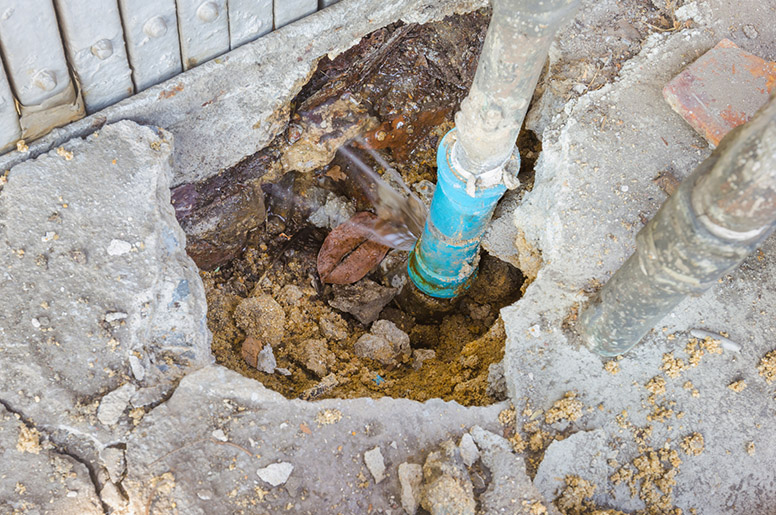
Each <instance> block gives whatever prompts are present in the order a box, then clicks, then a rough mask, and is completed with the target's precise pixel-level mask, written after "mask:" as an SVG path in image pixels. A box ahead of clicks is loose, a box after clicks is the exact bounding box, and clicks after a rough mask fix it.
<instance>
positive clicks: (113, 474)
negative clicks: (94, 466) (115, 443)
mask: <svg viewBox="0 0 776 515" xmlns="http://www.w3.org/2000/svg"><path fill="white" fill-rule="evenodd" d="M100 461H101V462H102V465H103V466H104V467H105V469H106V470H107V471H108V476H109V477H110V480H111V481H113V482H114V483H116V484H118V483H120V482H121V479H122V476H123V475H124V471H125V470H126V468H127V465H126V461H125V459H124V451H123V450H122V449H119V448H117V447H106V448H104V449H103V450H102V451H100Z"/></svg>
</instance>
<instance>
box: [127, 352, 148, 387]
mask: <svg viewBox="0 0 776 515" xmlns="http://www.w3.org/2000/svg"><path fill="white" fill-rule="evenodd" d="M129 368H130V370H132V375H133V376H135V379H137V380H138V381H142V380H143V378H144V377H145V367H143V363H142V362H141V361H140V359H139V358H138V357H137V356H135V355H134V354H132V355H130V356H129Z"/></svg>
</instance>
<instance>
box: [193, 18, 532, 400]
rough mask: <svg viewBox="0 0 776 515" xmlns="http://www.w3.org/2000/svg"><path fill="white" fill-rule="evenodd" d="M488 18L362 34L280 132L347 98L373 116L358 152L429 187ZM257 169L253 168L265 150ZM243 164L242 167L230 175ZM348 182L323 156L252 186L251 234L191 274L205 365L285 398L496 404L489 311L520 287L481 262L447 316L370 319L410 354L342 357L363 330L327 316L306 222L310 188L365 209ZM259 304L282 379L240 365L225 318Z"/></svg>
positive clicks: (495, 339)
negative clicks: (203, 312)
mask: <svg viewBox="0 0 776 515" xmlns="http://www.w3.org/2000/svg"><path fill="white" fill-rule="evenodd" d="M488 20H489V12H488V11H480V12H476V13H472V14H470V15H466V16H462V17H456V18H455V19H454V20H444V21H441V22H437V23H432V24H428V25H423V26H417V25H414V26H408V25H395V26H391V27H387V28H385V29H381V30H379V31H376V32H375V33H373V34H371V35H370V36H367V37H366V38H364V40H362V42H361V43H360V44H358V45H357V46H355V47H354V48H352V49H351V50H349V51H348V52H346V53H344V54H343V55H341V56H339V57H338V58H337V59H335V60H334V61H330V60H328V59H327V58H324V59H323V60H321V62H320V63H319V66H318V70H317V72H316V73H315V74H314V75H313V77H312V78H311V79H310V81H309V82H308V84H306V85H305V86H304V87H303V89H302V91H301V92H300V94H299V95H298V97H297V98H296V100H295V101H294V105H293V106H292V115H291V120H292V122H291V126H293V120H294V119H295V118H298V116H297V115H295V114H294V111H293V110H294V109H296V108H297V107H298V106H300V105H306V104H305V102H307V104H310V102H309V99H311V98H314V99H315V98H325V97H326V96H327V95H330V96H332V97H334V96H337V97H339V96H341V95H342V94H344V93H347V94H350V95H353V96H354V97H355V98H357V99H358V100H359V103H360V104H361V105H366V106H368V110H369V115H370V116H371V117H373V118H374V119H375V122H374V123H372V125H371V126H370V127H371V129H370V130H368V131H366V132H365V133H364V134H363V136H364V139H365V141H366V144H368V145H369V146H370V147H372V148H374V149H375V150H377V151H378V152H380V154H381V155H382V156H383V157H384V158H385V159H386V160H388V161H389V162H390V163H391V165H392V166H394V167H395V168H396V169H397V170H398V171H399V172H400V173H401V175H402V177H403V179H404V181H405V182H406V183H407V184H408V185H410V186H411V187H412V186H417V185H418V184H419V183H420V182H421V181H431V182H433V181H435V179H436V169H435V152H436V147H437V143H438V141H439V138H440V137H441V136H442V135H444V133H445V132H447V131H448V130H449V129H450V128H452V126H453V114H454V113H455V112H456V111H457V109H458V106H459V104H460V102H461V100H463V98H464V97H465V95H466V92H467V91H468V88H469V85H470V84H471V81H472V79H473V76H474V70H475V68H476V62H477V57H478V55H479V52H480V49H481V46H482V42H483V39H484V35H485V30H486V28H487V23H488ZM323 132H325V130H324V131H323ZM324 137H325V136H324ZM521 138H523V139H524V140H525V141H524V142H522V143H523V144H522V148H524V149H525V150H526V154H525V155H524V156H523V158H524V168H523V171H521V175H522V177H521V178H522V179H523V180H524V182H528V183H530V175H531V169H532V166H533V161H534V159H535V156H536V153H537V152H536V151H537V150H538V148H537V147H538V142H536V140H535V139H532V138H531V134H525V135H521ZM292 139H293V138H292ZM288 144H289V135H288V134H285V135H283V136H281V137H279V138H278V139H277V140H276V141H275V142H274V143H273V144H272V145H271V146H272V147H273V148H274V150H273V151H272V152H271V153H270V154H274V155H280V154H282V152H283V150H282V148H283V147H284V146H285V145H288ZM364 158H365V159H366V160H369V157H368V156H366V155H364ZM256 159H259V157H258V156H257V157H256ZM260 159H264V160H266V159H267V152H264V153H263V154H262V156H261V157H260ZM250 166H251V163H250V159H249V160H248V162H244V163H241V164H240V165H238V167H241V168H243V169H244V168H245V167H250ZM378 171H379V170H378ZM353 173H354V167H353V165H352V163H350V162H348V160H347V159H344V158H343V157H342V156H341V155H340V154H337V156H336V157H335V158H334V160H333V161H332V162H331V163H329V164H328V165H326V166H323V167H321V168H320V169H318V170H316V171H314V172H313V173H306V174H301V173H297V172H294V171H287V173H285V174H284V175H283V176H282V177H281V178H280V179H279V180H275V181H274V182H273V183H266V184H264V186H263V188H264V191H265V193H266V204H267V207H268V213H267V218H266V221H265V223H264V224H263V226H262V227H259V228H258V229H257V230H255V231H254V232H253V233H252V234H251V235H250V237H249V241H248V243H247V245H246V246H245V248H244V250H243V252H242V254H241V255H240V256H239V257H238V258H236V259H234V260H232V261H231V262H230V263H228V264H226V265H224V266H221V267H219V268H217V269H215V270H213V271H203V272H202V277H203V280H204V283H205V287H206V291H207V298H208V306H209V310H208V325H209V328H210V330H211V331H212V332H213V353H214V354H215V356H216V359H217V361H218V362H219V363H221V364H223V365H225V366H227V367H229V368H231V369H233V370H236V371H238V372H240V373H241V374H243V375H245V376H248V377H252V378H255V379H257V380H259V381H260V382H262V384H264V385H265V386H267V387H269V388H272V389H274V390H276V391H278V392H280V393H282V394H283V395H285V396H286V397H289V398H297V397H301V398H305V399H316V398H327V397H341V398H352V397H361V396H369V397H381V396H385V395H388V396H391V397H405V398H410V399H415V400H419V401H424V400H427V399H430V398H435V397H440V398H442V399H445V400H456V401H458V402H460V403H461V404H464V405H484V404H489V403H492V402H494V401H495V400H497V398H500V397H501V396H502V395H503V393H500V392H499V391H498V388H497V387H496V388H495V389H494V388H491V389H488V384H489V383H488V374H489V368H490V365H492V364H495V363H498V362H500V361H501V359H502V358H503V353H504V340H505V334H504V327H503V323H502V322H501V320H500V318H499V316H498V312H499V309H500V308H501V307H503V306H504V305H506V304H509V303H512V302H514V301H515V300H517V298H518V297H519V295H520V288H521V286H522V282H523V278H522V274H521V273H520V272H519V271H518V270H517V269H515V268H513V267H511V266H510V265H507V264H506V263H503V262H501V261H499V260H497V259H495V258H491V257H489V256H488V255H487V254H484V253H483V256H482V260H481V267H480V272H479V275H478V278H477V281H476V282H475V284H474V285H473V287H472V288H471V289H470V291H469V292H468V293H467V294H466V295H465V296H463V297H462V298H461V299H460V300H459V302H458V303H457V306H456V307H455V309H453V310H452V311H451V312H448V313H447V314H445V315H440V314H439V313H433V312H426V313H422V314H421V316H412V315H411V314H409V313H407V312H405V311H404V310H403V309H402V307H401V304H400V302H399V301H398V300H397V299H394V300H393V301H392V302H391V303H389V304H388V305H387V306H386V307H385V308H384V309H383V311H382V313H381V314H380V317H379V318H380V319H387V320H390V321H392V322H394V323H395V324H396V325H397V326H398V327H399V328H400V329H402V330H403V331H405V332H406V333H407V334H408V335H409V337H410V344H411V347H412V349H413V351H415V353H414V355H413V357H408V358H406V359H404V360H403V362H401V363H399V364H398V365H395V366H390V365H389V366H386V365H382V364H381V363H379V362H377V361H374V360H371V359H367V358H360V357H358V356H356V354H355V353H354V348H353V346H354V343H355V342H356V341H357V340H358V338H359V337H360V336H362V335H363V334H365V333H366V332H368V330H369V327H368V326H367V325H364V324H362V323H360V322H359V321H358V320H356V319H355V318H354V317H352V316H351V315H349V314H347V313H342V312H339V311H337V310H336V309H334V308H332V307H331V306H329V304H328V301H329V300H331V299H332V297H333V295H334V293H333V289H332V287H331V286H330V285H324V284H322V283H321V281H320V278H319V276H318V273H317V270H316V265H315V263H316V255H317V253H318V250H319V248H320V245H321V243H322V241H323V239H324V238H325V236H326V234H327V232H328V231H327V230H323V229H318V228H315V227H312V226H311V225H310V224H309V223H308V222H307V216H309V214H310V212H311V211H312V210H314V209H315V208H316V207H318V206H319V205H320V204H321V202H322V201H321V199H320V197H321V192H322V191H323V192H332V193H335V194H337V195H342V196H344V197H346V198H348V199H349V201H350V202H351V204H352V206H353V208H354V209H355V210H371V209H372V208H373V206H371V205H370V204H369V202H368V201H367V199H366V196H365V195H364V194H363V192H362V191H361V188H360V186H359V185H358V184H357V181H353V180H351V179H352V177H353ZM526 179H528V180H527V181H526ZM426 184H427V183H426ZM406 254H407V253H406V252H398V251H392V252H391V253H390V254H389V255H388V257H387V258H386V260H385V261H384V262H383V264H382V265H381V266H380V267H378V268H377V269H375V271H373V272H372V273H371V275H369V276H368V278H370V279H371V280H373V281H375V282H377V283H380V284H383V285H386V286H388V285H390V280H391V278H392V277H393V275H395V274H396V272H397V271H398V270H401V269H402V268H406ZM262 295H270V296H271V297H272V298H273V299H275V301H277V302H278V303H279V304H280V306H281V307H282V309H283V312H284V314H285V321H284V322H282V321H281V322H280V323H283V324H284V331H283V337H282V339H281V341H280V342H279V343H278V344H275V345H273V352H274V356H275V358H276V360H277V366H278V367H279V368H281V369H286V370H287V371H288V372H290V374H289V375H282V374H281V373H278V372H275V373H273V374H267V373H264V372H261V371H259V370H257V369H256V368H254V367H252V366H250V365H249V364H248V363H246V361H245V360H244V359H243V356H242V352H241V349H242V346H243V342H244V340H245V338H246V334H245V332H244V331H243V330H241V329H240V327H239V326H238V324H237V322H236V321H235V309H236V308H237V306H238V305H239V304H240V302H241V301H243V300H244V299H246V298H249V297H258V296H262ZM264 298H266V297H264ZM416 314H417V312H416ZM257 315H258V314H257ZM418 349H428V350H433V351H434V353H435V355H434V357H433V358H430V359H426V360H425V361H423V362H422V364H421V363H420V360H419V359H417V358H418V357H419V356H424V354H425V356H428V355H429V354H430V353H429V352H425V353H424V352H423V351H421V352H420V353H418V352H416V351H417V350H418ZM497 376H498V374H495V375H494V376H493V377H494V378H496V377H497ZM324 377H325V378H326V379H325V380H324V379H323V378H324ZM494 386H495V385H494Z"/></svg>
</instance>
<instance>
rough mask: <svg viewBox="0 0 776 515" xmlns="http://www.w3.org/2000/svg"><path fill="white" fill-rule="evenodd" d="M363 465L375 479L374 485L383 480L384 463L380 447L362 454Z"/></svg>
mask: <svg viewBox="0 0 776 515" xmlns="http://www.w3.org/2000/svg"><path fill="white" fill-rule="evenodd" d="M364 463H366V468H368V469H369V472H370V473H371V474H372V477H373V478H375V484H377V483H379V482H380V481H382V480H383V479H385V461H384V460H383V453H382V452H381V451H380V447H375V448H374V449H370V450H368V451H366V452H365V453H364Z"/></svg>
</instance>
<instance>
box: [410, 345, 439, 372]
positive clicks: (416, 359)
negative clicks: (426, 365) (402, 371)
mask: <svg viewBox="0 0 776 515" xmlns="http://www.w3.org/2000/svg"><path fill="white" fill-rule="evenodd" d="M434 358H436V351H435V350H434V349H415V350H413V351H412V368H413V369H415V370H420V369H421V368H422V367H423V362H425V361H428V360H430V359H434Z"/></svg>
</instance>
